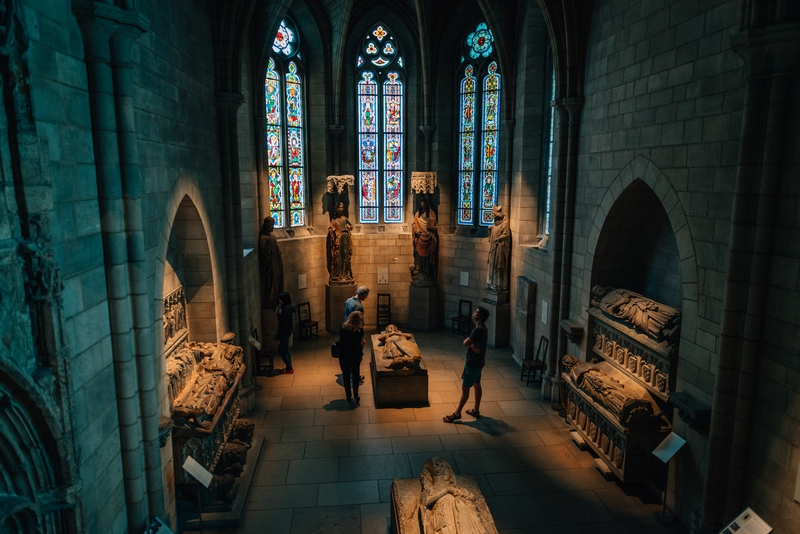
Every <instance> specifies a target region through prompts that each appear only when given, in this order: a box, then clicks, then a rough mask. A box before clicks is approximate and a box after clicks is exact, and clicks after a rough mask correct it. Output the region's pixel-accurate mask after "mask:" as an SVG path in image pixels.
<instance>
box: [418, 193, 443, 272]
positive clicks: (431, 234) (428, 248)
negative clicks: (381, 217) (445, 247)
mask: <svg viewBox="0 0 800 534" xmlns="http://www.w3.org/2000/svg"><path fill="white" fill-rule="evenodd" d="M411 228H412V233H413V234H414V266H413V267H412V268H411V283H412V284H413V285H417V286H435V285H436V273H437V271H438V267H439V231H438V229H437V228H436V214H435V213H434V212H433V210H432V209H431V208H430V206H429V205H428V201H427V200H425V199H424V198H423V199H422V200H420V201H419V209H418V210H417V212H416V213H415V214H414V222H413V223H412V224H411Z"/></svg>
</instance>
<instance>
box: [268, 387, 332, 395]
mask: <svg viewBox="0 0 800 534" xmlns="http://www.w3.org/2000/svg"><path fill="white" fill-rule="evenodd" d="M319 394H320V388H319V386H308V387H302V388H301V387H292V386H280V387H271V388H270V390H269V396H270V397H307V396H309V395H319Z"/></svg>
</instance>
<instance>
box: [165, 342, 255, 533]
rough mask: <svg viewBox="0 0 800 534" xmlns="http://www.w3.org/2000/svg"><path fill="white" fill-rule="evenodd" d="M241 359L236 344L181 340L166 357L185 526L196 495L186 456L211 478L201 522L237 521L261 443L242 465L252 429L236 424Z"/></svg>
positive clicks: (175, 461)
mask: <svg viewBox="0 0 800 534" xmlns="http://www.w3.org/2000/svg"><path fill="white" fill-rule="evenodd" d="M242 355H243V352H242V348H241V347H237V346H235V345H229V344H226V343H196V342H192V341H184V342H183V343H181V344H180V345H178V346H176V347H174V350H173V351H172V352H171V353H170V354H169V355H168V356H167V378H168V384H167V387H168V393H169V399H170V403H171V406H172V454H173V464H174V466H175V489H176V497H177V499H178V505H179V506H178V513H179V516H180V515H181V514H189V515H188V516H184V517H185V518H186V521H188V522H189V523H191V522H192V521H195V519H194V518H195V517H196V495H197V489H196V482H195V480H194V479H193V478H192V477H191V476H190V475H189V474H188V473H187V472H186V471H185V470H184V469H183V468H182V466H183V463H184V462H185V461H186V459H187V458H188V457H189V456H191V457H192V458H194V459H195V460H196V461H197V462H198V463H199V464H200V465H202V466H203V467H204V468H205V469H207V470H208V471H210V472H211V473H213V475H214V477H213V479H212V482H211V485H210V486H209V488H208V489H207V490H204V491H203V495H202V499H203V518H204V523H213V524H216V525H217V526H224V525H236V524H237V523H238V520H239V517H240V516H241V510H239V508H240V507H241V508H242V509H243V505H244V499H243V498H242V497H243V496H244V498H245V499H246V493H247V489H249V484H250V481H251V480H252V475H251V474H250V473H252V472H254V469H255V465H256V463H257V462H258V453H259V452H260V448H261V442H260V441H259V443H258V445H257V447H254V448H255V449H257V452H256V455H255V458H254V459H253V458H251V460H252V461H251V465H245V464H246V463H247V451H248V449H250V448H251V441H252V438H253V424H252V423H251V422H250V421H247V420H246V419H239V402H238V396H239V395H238V390H239V382H240V381H241V379H242V376H243V374H244V370H245V365H244V363H243V361H242ZM243 472H244V476H242V477H240V475H243ZM237 477H240V478H239V480H237ZM240 482H241V484H242V485H244V487H245V490H244V491H243V492H242V491H240ZM242 494H243V495H242ZM237 497H238V499H237ZM182 503H183V504H182ZM208 513H210V514H211V515H210V516H209V515H208ZM193 514H194V515H193ZM181 521H183V520H181ZM184 527H185V528H189V525H188V523H187V524H184Z"/></svg>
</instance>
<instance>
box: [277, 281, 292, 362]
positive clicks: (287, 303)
mask: <svg viewBox="0 0 800 534" xmlns="http://www.w3.org/2000/svg"><path fill="white" fill-rule="evenodd" d="M295 311H297V310H295V308H294V306H292V297H291V295H289V293H286V292H283V293H281V294H280V295H278V308H277V309H276V310H275V313H276V314H277V315H278V330H277V331H276V332H275V336H274V338H275V341H277V342H278V356H280V357H281V360H283V363H284V364H286V368H285V369H284V370H283V371H282V372H283V373H284V374H289V375H290V374H293V373H294V369H293V368H292V355H291V354H289V338H290V337H291V336H292V332H293V331H294V312H295Z"/></svg>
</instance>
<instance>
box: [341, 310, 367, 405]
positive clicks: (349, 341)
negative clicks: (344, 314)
mask: <svg viewBox="0 0 800 534" xmlns="http://www.w3.org/2000/svg"><path fill="white" fill-rule="evenodd" d="M366 342H367V341H366V339H364V314H363V313H361V312H360V311H354V312H353V313H351V314H350V316H349V317H348V318H347V321H345V322H344V324H343V325H342V327H341V328H340V329H339V368H340V369H341V370H342V385H343V386H344V393H345V395H346V396H347V402H350V399H351V397H350V383H351V380H352V384H353V397H355V399H356V402H359V401H360V400H361V397H359V396H358V383H359V382H360V381H361V358H362V357H363V356H364V344H365V343H366Z"/></svg>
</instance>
